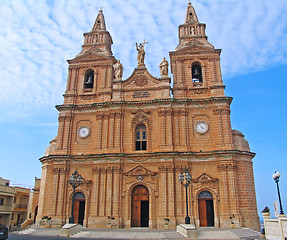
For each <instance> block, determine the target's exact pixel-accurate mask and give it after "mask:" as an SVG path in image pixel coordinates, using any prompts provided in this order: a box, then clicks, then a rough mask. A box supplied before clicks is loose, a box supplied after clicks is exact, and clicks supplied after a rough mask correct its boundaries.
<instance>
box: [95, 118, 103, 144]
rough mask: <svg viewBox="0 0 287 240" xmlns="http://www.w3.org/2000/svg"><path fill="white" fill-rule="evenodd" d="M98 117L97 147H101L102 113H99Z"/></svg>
mask: <svg viewBox="0 0 287 240" xmlns="http://www.w3.org/2000/svg"><path fill="white" fill-rule="evenodd" d="M96 118H97V124H96V126H97V129H96V132H97V133H98V137H97V145H96V148H97V149H101V148H102V129H103V115H102V114H97V115H96Z"/></svg>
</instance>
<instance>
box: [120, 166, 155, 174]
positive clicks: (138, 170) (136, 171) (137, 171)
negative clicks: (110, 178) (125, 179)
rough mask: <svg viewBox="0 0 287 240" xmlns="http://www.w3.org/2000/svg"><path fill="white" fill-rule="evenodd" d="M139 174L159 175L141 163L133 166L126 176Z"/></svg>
mask: <svg viewBox="0 0 287 240" xmlns="http://www.w3.org/2000/svg"><path fill="white" fill-rule="evenodd" d="M138 175H142V176H148V175H149V176H155V175H157V173H156V172H153V171H151V170H149V169H147V168H145V167H143V166H141V165H138V166H136V167H134V168H132V169H131V170H130V171H128V172H125V173H124V176H138Z"/></svg>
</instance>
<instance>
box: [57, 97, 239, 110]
mask: <svg viewBox="0 0 287 240" xmlns="http://www.w3.org/2000/svg"><path fill="white" fill-rule="evenodd" d="M232 99H233V98H232V97H212V98H202V99H186V98H184V99H173V98H167V99H153V100H141V101H125V100H123V101H110V102H99V103H92V104H82V105H76V104H62V105H56V109H57V110H58V111H67V110H78V111H81V110H88V109H92V108H93V109H94V108H96V109H97V108H98V109H100V108H104V107H109V106H112V107H116V106H120V105H122V104H123V105H126V106H129V105H132V106H135V107H137V106H138V107H142V105H148V104H161V103H162V104H166V105H167V104H168V103H171V104H173V105H175V104H177V103H178V104H194V103H195V104H202V105H204V104H208V103H209V104H212V103H216V102H227V103H228V104H229V105H230V104H231V102H232ZM173 100H175V101H173ZM188 100H189V101H188ZM190 101H192V102H190Z"/></svg>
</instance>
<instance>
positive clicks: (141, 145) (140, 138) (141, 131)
mask: <svg viewBox="0 0 287 240" xmlns="http://www.w3.org/2000/svg"><path fill="white" fill-rule="evenodd" d="M135 139H136V151H144V150H146V149H147V134H146V126H145V125H144V124H141V125H138V126H137V127H136V136H135Z"/></svg>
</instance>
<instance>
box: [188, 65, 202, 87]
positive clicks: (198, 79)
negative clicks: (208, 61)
mask: <svg viewBox="0 0 287 240" xmlns="http://www.w3.org/2000/svg"><path fill="white" fill-rule="evenodd" d="M191 71H192V82H193V83H195V84H197V83H202V71H201V65H200V63H199V62H195V63H193V64H192V70H191ZM199 85H201V84H199Z"/></svg>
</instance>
